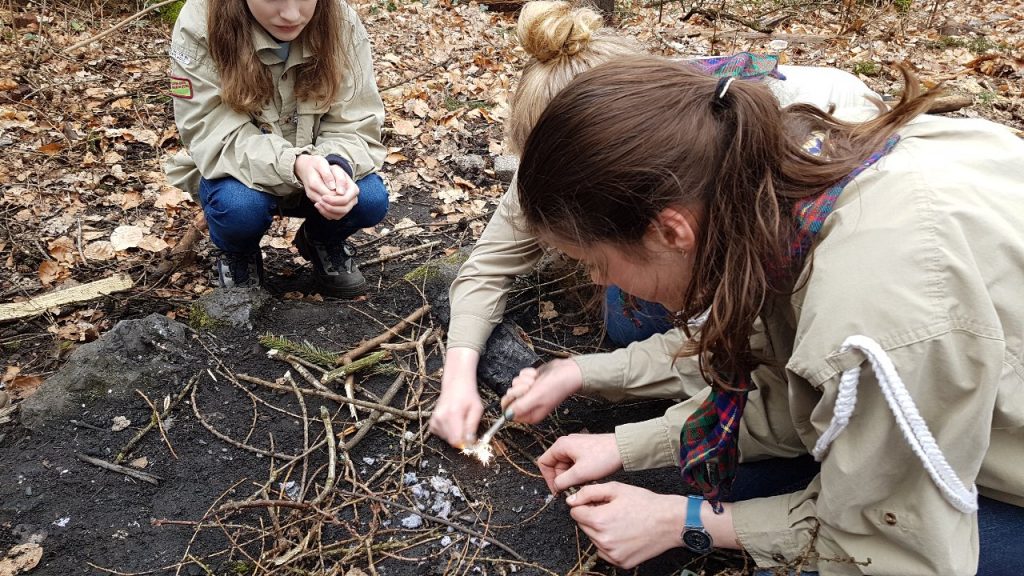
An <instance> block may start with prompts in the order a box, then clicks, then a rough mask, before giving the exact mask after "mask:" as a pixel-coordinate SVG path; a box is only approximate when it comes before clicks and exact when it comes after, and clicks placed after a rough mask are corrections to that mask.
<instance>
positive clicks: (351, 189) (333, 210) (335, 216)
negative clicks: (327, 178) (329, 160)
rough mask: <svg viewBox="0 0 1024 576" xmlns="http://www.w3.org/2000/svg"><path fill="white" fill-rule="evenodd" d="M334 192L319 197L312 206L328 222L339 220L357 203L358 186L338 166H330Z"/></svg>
mask: <svg viewBox="0 0 1024 576" xmlns="http://www.w3.org/2000/svg"><path fill="white" fill-rule="evenodd" d="M330 169H331V177H332V178H333V179H334V180H333V181H334V190H333V191H331V192H330V193H328V194H324V195H322V196H320V200H319V201H314V204H313V205H314V206H315V207H316V209H317V211H319V212H320V214H321V215H322V216H323V217H324V218H326V219H328V220H340V219H342V218H344V217H345V216H346V215H347V214H348V213H349V212H351V211H352V209H353V208H355V206H356V204H358V203H359V186H358V185H357V184H356V183H355V182H354V181H353V180H352V178H350V177H349V175H348V173H347V172H345V171H344V170H342V169H341V167H340V166H333V165H332V166H331V167H330Z"/></svg>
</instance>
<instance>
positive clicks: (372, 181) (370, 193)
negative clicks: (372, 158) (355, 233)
mask: <svg viewBox="0 0 1024 576" xmlns="http://www.w3.org/2000/svg"><path fill="white" fill-rule="evenodd" d="M356 184H357V185H358V186H359V203H358V204H356V207H355V209H354V210H353V212H354V214H352V215H353V216H355V217H356V219H358V220H359V222H358V224H359V227H360V228H367V227H370V226H373V225H375V224H377V223H379V222H380V221H381V220H383V219H384V217H385V216H387V213H388V188H387V186H385V185H384V180H382V179H381V177H380V176H379V175H378V174H369V175H367V176H365V177H364V178H362V179H360V180H359V181H358V182H356Z"/></svg>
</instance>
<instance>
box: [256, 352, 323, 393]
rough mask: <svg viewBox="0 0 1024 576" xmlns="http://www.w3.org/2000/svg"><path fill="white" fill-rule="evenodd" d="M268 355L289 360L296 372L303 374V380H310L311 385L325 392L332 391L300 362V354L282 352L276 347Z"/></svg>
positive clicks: (276, 358) (284, 360)
mask: <svg viewBox="0 0 1024 576" xmlns="http://www.w3.org/2000/svg"><path fill="white" fill-rule="evenodd" d="M267 357H268V358H272V359H274V360H280V361H282V362H287V363H288V364H289V365H290V366H291V367H292V368H294V369H295V371H296V372H298V373H299V376H302V378H303V380H305V381H306V382H309V383H310V385H311V386H313V388H316V389H317V390H323V391H325V392H330V391H331V390H330V389H329V388H327V387H326V386H324V385H323V384H322V383H321V382H320V380H318V379H317V377H316V376H313V373H312V372H310V371H309V370H306V367H305V366H303V365H302V363H301V362H299V358H298V356H293V355H291V354H289V353H287V352H282V351H281V350H278V349H276V348H275V349H272V350H270V351H269V352H267Z"/></svg>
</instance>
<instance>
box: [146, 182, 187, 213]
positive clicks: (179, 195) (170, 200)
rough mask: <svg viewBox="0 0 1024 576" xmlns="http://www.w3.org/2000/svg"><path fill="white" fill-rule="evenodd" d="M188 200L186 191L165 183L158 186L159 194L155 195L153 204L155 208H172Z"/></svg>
mask: <svg viewBox="0 0 1024 576" xmlns="http://www.w3.org/2000/svg"><path fill="white" fill-rule="evenodd" d="M188 201H189V195H188V194H187V193H186V192H184V191H182V190H179V189H178V188H175V187H174V186H169V185H166V184H165V185H163V186H161V187H160V195H159V196H157V198H156V200H155V201H154V202H153V205H154V206H156V207H157V208H174V207H176V206H177V205H178V204H181V203H182V202H188Z"/></svg>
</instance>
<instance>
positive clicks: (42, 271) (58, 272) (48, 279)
mask: <svg viewBox="0 0 1024 576" xmlns="http://www.w3.org/2000/svg"><path fill="white" fill-rule="evenodd" d="M64 272H65V270H64V268H63V267H62V266H61V265H60V264H58V263H57V262H55V261H53V260H43V262H42V264H40V265H39V281H40V282H42V283H43V286H50V285H52V284H53V283H54V282H56V281H57V280H59V279H60V278H61V276H62V274H63V273H64Z"/></svg>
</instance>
